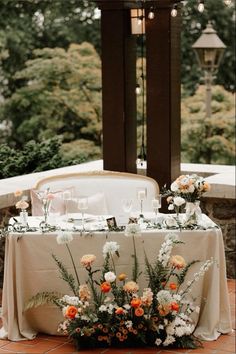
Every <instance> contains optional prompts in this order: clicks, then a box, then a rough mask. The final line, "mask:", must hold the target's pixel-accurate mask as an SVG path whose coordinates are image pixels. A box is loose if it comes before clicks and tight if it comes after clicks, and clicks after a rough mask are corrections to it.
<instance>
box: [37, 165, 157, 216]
mask: <svg viewBox="0 0 236 354" xmlns="http://www.w3.org/2000/svg"><path fill="white" fill-rule="evenodd" d="M71 187H73V188H74V190H75V193H76V195H77V196H79V195H83V196H84V195H86V196H88V197H92V196H94V195H96V194H97V193H100V194H102V195H104V199H105V201H104V200H103V207H104V209H107V213H108V214H111V215H114V216H118V215H120V214H122V213H123V212H122V200H123V199H127V198H130V199H132V200H133V209H132V210H133V211H134V210H137V211H139V210H140V202H139V201H138V199H137V189H138V188H141V187H142V188H146V190H147V198H146V199H145V200H144V201H143V210H144V211H152V205H151V200H152V199H153V198H154V197H155V196H156V195H157V194H159V186H158V184H157V182H156V181H155V180H154V179H152V178H150V177H146V176H141V175H137V174H132V173H125V172H113V171H93V172H85V173H84V172H81V173H70V174H63V175H58V176H52V177H46V178H43V179H41V180H39V181H38V182H37V184H36V185H35V188H36V189H40V190H42V189H43V190H45V189H47V188H49V189H50V192H55V191H59V190H66V189H68V188H71ZM32 203H33V200H32ZM104 205H105V206H104ZM33 210H34V208H33ZM101 214H104V212H102V213H101Z"/></svg>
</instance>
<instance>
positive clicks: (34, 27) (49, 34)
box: [0, 0, 100, 97]
mask: <svg viewBox="0 0 236 354" xmlns="http://www.w3.org/2000/svg"><path fill="white" fill-rule="evenodd" d="M95 9H96V4H95V2H94V1H93V0H1V4H0V67H1V70H0V94H3V95H4V96H5V97H6V96H9V95H11V93H12V92H14V90H15V88H16V87H19V86H17V84H18V83H17V82H16V81H15V80H14V74H15V72H16V71H19V70H21V69H22V68H23V66H24V64H25V62H26V61H27V60H28V59H30V58H32V54H33V50H34V49H36V48H44V47H50V48H53V47H61V48H64V49H67V48H68V46H69V45H70V43H82V42H84V41H88V42H91V43H93V45H94V46H95V47H96V49H97V50H99V49H100V28H99V26H100V21H99V19H98V16H96V10H95Z"/></svg>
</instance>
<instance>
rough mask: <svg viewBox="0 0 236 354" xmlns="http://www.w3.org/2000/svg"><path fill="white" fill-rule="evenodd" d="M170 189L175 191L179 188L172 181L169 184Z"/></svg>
mask: <svg viewBox="0 0 236 354" xmlns="http://www.w3.org/2000/svg"><path fill="white" fill-rule="evenodd" d="M170 189H171V190H172V192H177V191H178V190H179V186H178V184H177V183H176V182H173V183H172V184H171V186H170Z"/></svg>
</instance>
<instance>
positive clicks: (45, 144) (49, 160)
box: [0, 138, 80, 179]
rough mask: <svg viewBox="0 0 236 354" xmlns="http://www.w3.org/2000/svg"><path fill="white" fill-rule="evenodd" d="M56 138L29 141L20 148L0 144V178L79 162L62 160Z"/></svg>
mask: <svg viewBox="0 0 236 354" xmlns="http://www.w3.org/2000/svg"><path fill="white" fill-rule="evenodd" d="M60 146H61V143H60V141H59V140H58V138H53V139H51V140H48V141H42V142H41V143H36V142H35V141H33V140H32V141H29V142H28V143H26V144H25V146H24V148H23V149H21V150H18V149H14V148H11V147H9V146H7V145H6V144H2V145H0V179H2V178H9V177H13V176H19V175H24V174H27V173H32V172H39V171H47V170H50V169H54V168H58V167H63V166H68V165H71V164H76V163H79V162H80V160H66V161H64V160H63V157H62V155H61V153H60Z"/></svg>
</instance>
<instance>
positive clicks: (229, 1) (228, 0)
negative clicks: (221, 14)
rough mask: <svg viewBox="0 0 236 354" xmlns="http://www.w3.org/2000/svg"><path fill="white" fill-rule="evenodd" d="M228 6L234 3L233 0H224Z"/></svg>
mask: <svg viewBox="0 0 236 354" xmlns="http://www.w3.org/2000/svg"><path fill="white" fill-rule="evenodd" d="M224 3H225V5H226V6H230V5H231V4H232V0H224Z"/></svg>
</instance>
